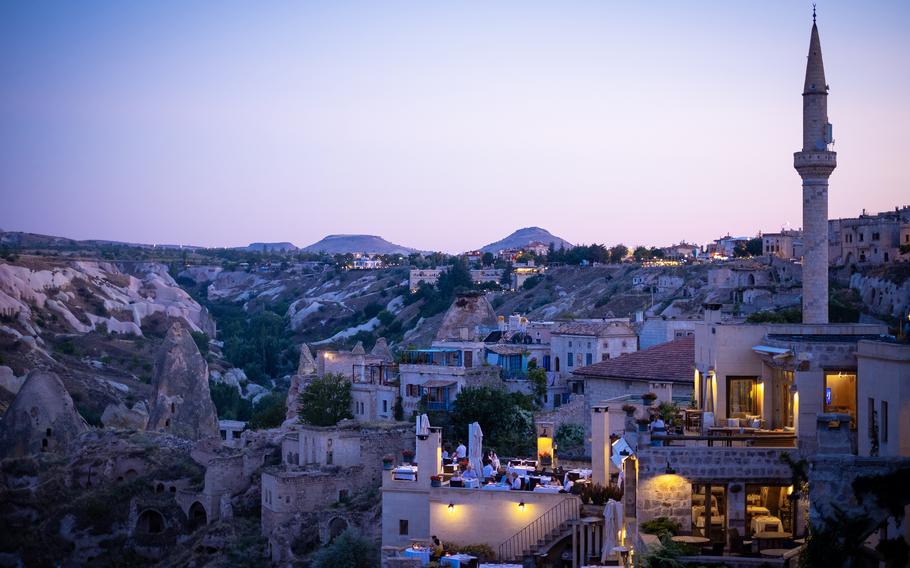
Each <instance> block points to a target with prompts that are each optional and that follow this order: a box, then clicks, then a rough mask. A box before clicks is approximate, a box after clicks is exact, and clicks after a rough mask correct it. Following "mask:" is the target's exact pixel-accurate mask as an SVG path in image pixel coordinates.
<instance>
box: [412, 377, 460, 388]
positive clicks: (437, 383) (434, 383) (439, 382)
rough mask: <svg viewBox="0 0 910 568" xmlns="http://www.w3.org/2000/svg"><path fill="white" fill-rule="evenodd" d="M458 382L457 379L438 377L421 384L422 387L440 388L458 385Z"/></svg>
mask: <svg viewBox="0 0 910 568" xmlns="http://www.w3.org/2000/svg"><path fill="white" fill-rule="evenodd" d="M457 384H458V382H457V381H452V380H446V379H436V380H431V381H427V382H425V383H423V384H422V385H420V388H424V389H433V388H439V387H450V386H452V385H457Z"/></svg>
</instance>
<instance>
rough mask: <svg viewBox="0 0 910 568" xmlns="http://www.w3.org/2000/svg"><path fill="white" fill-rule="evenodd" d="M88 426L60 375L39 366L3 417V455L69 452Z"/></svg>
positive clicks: (0, 451)
mask: <svg viewBox="0 0 910 568" xmlns="http://www.w3.org/2000/svg"><path fill="white" fill-rule="evenodd" d="M87 429H88V427H87V426H86V424H85V420H83V419H82V417H81V416H80V415H79V413H78V412H77V411H76V407H75V405H74V404H73V399H72V398H70V395H69V393H68V392H67V391H66V388H65V387H64V386H63V382H62V381H61V380H60V377H58V376H57V375H56V374H54V373H51V372H50V371H43V370H35V371H32V372H31V373H29V375H28V377H27V378H26V379H25V383H24V384H23V385H22V388H21V389H19V393H18V394H17V395H16V398H15V400H13V403H12V404H11V405H10V407H9V409H7V411H6V413H5V414H4V415H3V420H2V421H0V458H8V457H21V456H25V455H29V454H35V453H38V452H59V453H64V454H65V453H67V451H68V450H69V448H70V446H71V445H72V443H73V441H74V440H75V439H76V437H78V436H79V435H80V434H82V433H83V432H85V431H86V430H87Z"/></svg>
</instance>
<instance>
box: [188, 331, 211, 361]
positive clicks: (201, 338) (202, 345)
mask: <svg viewBox="0 0 910 568" xmlns="http://www.w3.org/2000/svg"><path fill="white" fill-rule="evenodd" d="M190 335H192V336H193V341H195V342H196V347H198V348H199V353H201V354H202V356H203V357H205V356H206V355H208V353H209V334H207V333H206V332H204V331H194V332H192V333H190Z"/></svg>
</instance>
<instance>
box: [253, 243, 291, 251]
mask: <svg viewBox="0 0 910 568" xmlns="http://www.w3.org/2000/svg"><path fill="white" fill-rule="evenodd" d="M243 248H244V250H248V251H250V252H295V251H296V250H297V247H296V246H294V243H289V242H281V243H250V244H249V245H247V246H246V247H243Z"/></svg>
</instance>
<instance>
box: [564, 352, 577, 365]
mask: <svg viewBox="0 0 910 568" xmlns="http://www.w3.org/2000/svg"><path fill="white" fill-rule="evenodd" d="M567 355H568V356H567V357H566V359H568V361H569V362H568V366H569V367H571V366H572V365H573V361H574V360H575V357H573V353H572V352H571V351H569V352H568V353H567Z"/></svg>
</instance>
